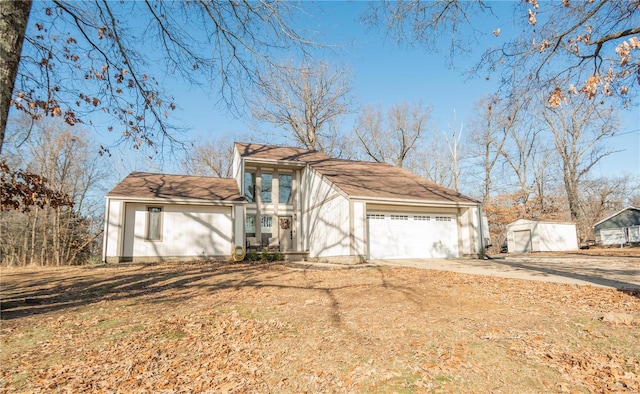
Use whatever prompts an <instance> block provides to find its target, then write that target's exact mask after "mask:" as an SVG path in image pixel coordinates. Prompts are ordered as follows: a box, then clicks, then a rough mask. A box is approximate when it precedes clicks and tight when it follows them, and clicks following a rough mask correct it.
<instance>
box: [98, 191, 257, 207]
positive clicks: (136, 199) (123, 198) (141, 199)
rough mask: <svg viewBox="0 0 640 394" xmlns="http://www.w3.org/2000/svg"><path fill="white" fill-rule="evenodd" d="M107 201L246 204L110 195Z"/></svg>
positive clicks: (242, 202) (239, 201) (225, 201)
mask: <svg viewBox="0 0 640 394" xmlns="http://www.w3.org/2000/svg"><path fill="white" fill-rule="evenodd" d="M106 199H107V200H121V201H124V202H138V203H152V204H153V203H155V204H158V203H165V204H166V203H171V204H181V205H229V206H232V205H236V204H246V203H247V201H244V200H202V199H197V198H159V197H131V196H119V195H115V196H114V195H108V194H107V196H106Z"/></svg>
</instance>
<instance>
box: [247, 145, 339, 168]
mask: <svg viewBox="0 0 640 394" xmlns="http://www.w3.org/2000/svg"><path fill="white" fill-rule="evenodd" d="M235 147H236V149H238V152H239V153H240V156H242V157H245V158H251V159H263V160H273V161H294V162H299V163H301V164H306V163H309V162H313V161H318V160H327V159H330V157H329V156H327V155H325V154H324V153H321V152H318V151H314V150H307V149H301V148H292V147H289V146H274V145H261V144H247V143H244V142H236V143H235Z"/></svg>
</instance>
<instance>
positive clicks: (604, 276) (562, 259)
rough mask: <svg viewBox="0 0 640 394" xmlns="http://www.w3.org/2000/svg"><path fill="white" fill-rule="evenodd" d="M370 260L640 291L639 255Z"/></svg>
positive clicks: (375, 262) (425, 267)
mask: <svg viewBox="0 0 640 394" xmlns="http://www.w3.org/2000/svg"><path fill="white" fill-rule="evenodd" d="M492 257H493V256H492ZM369 263H370V264H375V265H393V266H407V267H416V268H423V269H432V270H441V271H453V272H462V273H466V274H477V275H491V276H498V277H502V278H514V279H525V280H538V281H545V282H556V283H568V284H576V285H591V286H598V287H608V288H614V289H618V290H624V291H640V258H638V257H603V256H585V255H577V254H576V255H572V254H565V255H553V254H538V253H534V254H507V255H499V256H495V257H494V258H492V259H486V260H477V259H406V260H372V261H369Z"/></svg>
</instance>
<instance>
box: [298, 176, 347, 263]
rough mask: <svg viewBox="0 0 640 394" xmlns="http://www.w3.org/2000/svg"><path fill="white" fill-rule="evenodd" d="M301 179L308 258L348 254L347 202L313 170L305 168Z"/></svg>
mask: <svg viewBox="0 0 640 394" xmlns="http://www.w3.org/2000/svg"><path fill="white" fill-rule="evenodd" d="M302 178H303V179H302V183H303V185H302V187H303V189H304V190H305V193H304V194H303V213H304V219H303V226H304V234H305V246H306V247H307V248H308V250H309V257H311V258H318V257H332V256H350V255H351V250H350V249H351V247H350V238H351V237H350V234H349V228H350V226H349V201H348V200H347V199H346V198H345V197H344V196H343V195H341V194H340V193H339V192H338V191H336V190H335V189H334V188H333V187H331V185H330V184H329V183H328V182H327V181H325V180H323V179H322V178H321V177H320V176H318V175H317V174H316V173H315V172H314V171H313V170H309V169H306V170H305V171H304V173H303V176H302Z"/></svg>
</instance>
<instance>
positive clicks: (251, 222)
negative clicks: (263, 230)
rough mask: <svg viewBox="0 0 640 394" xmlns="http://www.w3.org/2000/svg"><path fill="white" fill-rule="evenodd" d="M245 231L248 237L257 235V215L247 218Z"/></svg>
mask: <svg viewBox="0 0 640 394" xmlns="http://www.w3.org/2000/svg"><path fill="white" fill-rule="evenodd" d="M244 228H245V232H246V233H247V237H255V236H256V217H255V216H247V220H246V221H245V223H244Z"/></svg>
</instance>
